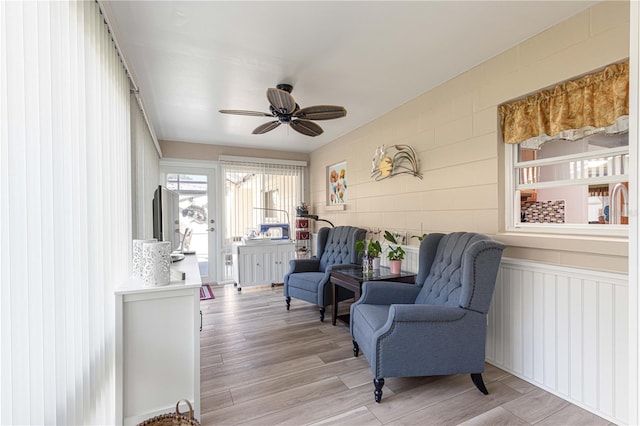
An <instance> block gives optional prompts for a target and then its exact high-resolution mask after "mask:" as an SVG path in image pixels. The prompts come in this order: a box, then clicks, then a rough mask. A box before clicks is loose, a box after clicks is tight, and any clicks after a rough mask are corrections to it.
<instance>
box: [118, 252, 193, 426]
mask: <svg viewBox="0 0 640 426" xmlns="http://www.w3.org/2000/svg"><path fill="white" fill-rule="evenodd" d="M171 269H174V270H178V271H182V272H185V273H186V279H185V281H171V282H170V284H169V285H166V286H162V287H145V286H144V285H143V282H142V280H141V279H138V278H130V279H128V280H127V281H126V282H124V283H123V284H122V285H121V286H120V287H119V288H118V290H117V291H116V293H115V295H116V419H117V422H118V424H123V425H135V424H138V423H140V422H142V421H144V420H146V419H149V418H151V417H154V416H156V415H159V414H166V413H171V412H175V405H176V403H177V402H178V401H179V400H180V399H188V400H189V401H190V402H191V403H192V405H193V408H194V414H195V416H196V418H197V419H200V320H201V319H200V286H201V285H202V283H201V280H200V271H199V269H198V261H197V258H196V256H195V255H187V256H185V258H184V259H183V260H182V261H180V262H177V263H175V264H173V265H172V267H171Z"/></svg>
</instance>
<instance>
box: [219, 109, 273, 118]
mask: <svg viewBox="0 0 640 426" xmlns="http://www.w3.org/2000/svg"><path fill="white" fill-rule="evenodd" d="M218 112H221V113H223V114H234V115H251V116H254V117H273V114H269V113H268V112H260V111H245V110H242V109H221V110H219V111H218Z"/></svg>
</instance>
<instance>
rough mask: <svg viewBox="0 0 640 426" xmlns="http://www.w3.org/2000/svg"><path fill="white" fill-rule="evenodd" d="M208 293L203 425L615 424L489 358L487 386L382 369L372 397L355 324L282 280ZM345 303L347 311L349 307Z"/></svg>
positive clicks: (465, 377)
mask: <svg viewBox="0 0 640 426" xmlns="http://www.w3.org/2000/svg"><path fill="white" fill-rule="evenodd" d="M212 289H213V292H214V294H215V299H212V300H206V301H202V302H201V308H202V313H203V331H202V333H201V342H200V345H201V360H200V364H201V377H200V381H201V418H200V421H201V423H202V424H203V425H260V426H265V425H279V424H283V425H459V424H460V425H461V424H464V425H530V424H531V425H532V424H536V425H580V426H583V425H608V424H610V423H609V422H608V421H606V420H604V419H602V418H600V417H597V416H595V415H593V414H591V413H589V412H587V411H585V410H583V409H581V408H579V407H577V406H574V405H571V404H569V403H568V402H566V401H564V400H562V399H560V398H558V397H556V396H554V395H552V394H550V393H547V392H545V391H543V390H541V389H539V388H537V387H535V386H533V385H531V384H529V383H527V382H525V381H523V380H520V379H518V378H517V377H514V376H512V375H510V374H508V373H506V372H504V371H502V370H500V369H498V368H496V367H493V366H491V365H488V364H487V367H486V370H485V373H484V374H483V377H484V381H485V384H486V385H487V389H488V390H489V395H486V396H485V395H482V394H481V393H480V392H479V391H478V390H477V389H476V388H475V386H474V385H473V383H472V382H471V379H470V378H469V375H467V374H464V375H455V376H438V377H420V378H394V377H389V378H385V382H386V383H385V386H384V389H383V391H384V395H383V397H382V402H381V403H380V404H376V403H375V402H374V400H373V383H372V378H373V376H372V374H371V370H370V369H369V364H368V363H367V361H366V359H365V358H364V356H362V355H360V356H359V357H358V358H354V357H353V351H352V349H353V346H352V343H351V336H350V334H349V328H348V326H347V325H346V324H344V323H341V322H340V321H338V324H337V325H336V326H332V325H331V318H330V313H329V312H330V311H329V309H327V314H328V315H327V318H326V319H325V322H324V323H321V322H320V321H319V319H318V309H317V307H316V306H315V305H311V304H309V303H306V302H303V301H300V300H297V299H293V300H292V301H291V310H290V311H287V310H286V309H285V302H284V297H283V295H282V287H275V288H271V287H269V286H264V287H245V288H243V289H242V291H241V292H238V291H237V290H236V289H235V287H233V286H232V285H225V286H221V285H220V286H212ZM347 309H348V306H347V304H346V303H345V304H344V307H343V306H342V305H341V311H342V310H345V311H346V310H347Z"/></svg>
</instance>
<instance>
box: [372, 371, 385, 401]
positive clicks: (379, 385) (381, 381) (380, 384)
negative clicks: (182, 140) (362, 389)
mask: <svg viewBox="0 0 640 426" xmlns="http://www.w3.org/2000/svg"><path fill="white" fill-rule="evenodd" d="M373 385H374V386H375V387H376V390H375V391H373V396H374V397H375V399H376V402H378V403H379V402H380V401H381V400H382V387H383V386H384V379H383V378H382V377H380V378H379V379H373Z"/></svg>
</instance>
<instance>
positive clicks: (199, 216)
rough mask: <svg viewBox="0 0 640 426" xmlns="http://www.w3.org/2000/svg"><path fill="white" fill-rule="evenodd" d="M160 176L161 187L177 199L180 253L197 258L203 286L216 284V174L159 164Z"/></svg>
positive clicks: (204, 170)
mask: <svg viewBox="0 0 640 426" xmlns="http://www.w3.org/2000/svg"><path fill="white" fill-rule="evenodd" d="M169 164H170V163H169ZM161 175H162V176H163V180H164V182H163V185H165V186H166V187H167V188H168V189H170V190H172V191H175V192H177V193H178V194H179V195H180V236H181V241H182V247H181V248H182V250H183V252H184V253H185V254H186V255H195V256H197V257H198V266H199V268H200V275H201V276H202V282H203V283H207V282H209V283H210V282H214V281H217V276H218V271H217V262H216V256H215V253H216V245H217V241H216V240H217V238H216V230H217V220H216V217H217V214H216V212H217V203H216V195H215V170H212V169H209V168H202V167H189V166H186V165H183V164H175V165H173V164H172V165H168V164H167V163H165V162H162V163H161Z"/></svg>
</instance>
